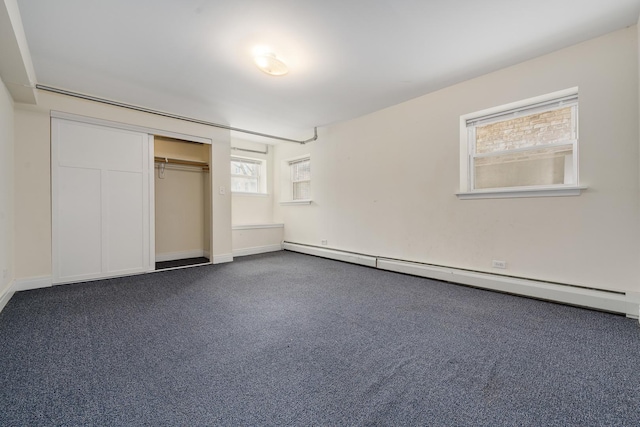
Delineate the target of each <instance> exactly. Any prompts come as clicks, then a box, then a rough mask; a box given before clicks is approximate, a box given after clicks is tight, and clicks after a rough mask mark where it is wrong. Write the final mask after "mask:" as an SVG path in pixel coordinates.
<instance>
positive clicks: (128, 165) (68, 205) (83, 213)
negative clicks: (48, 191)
mask: <svg viewBox="0 0 640 427" xmlns="http://www.w3.org/2000/svg"><path fill="white" fill-rule="evenodd" d="M51 124H52V126H51V131H52V133H51V150H52V151H51V152H52V156H51V160H52V161H51V183H52V208H53V224H54V229H53V264H54V265H53V282H54V283H64V282H71V281H79V280H90V279H100V278H106V277H113V276H117V275H124V274H133V273H141V272H145V271H150V270H153V268H154V265H152V263H151V262H150V256H149V252H150V237H149V236H150V234H151V233H150V231H149V227H151V224H152V221H151V218H150V207H149V206H150V200H149V188H148V187H149V173H150V172H149V164H150V157H149V135H147V134H145V133H141V132H133V131H128V130H123V129H117V128H114V127H111V126H101V125H97V124H92V123H83V122H76V121H72V120H66V119H56V118H54V119H52V122H51Z"/></svg>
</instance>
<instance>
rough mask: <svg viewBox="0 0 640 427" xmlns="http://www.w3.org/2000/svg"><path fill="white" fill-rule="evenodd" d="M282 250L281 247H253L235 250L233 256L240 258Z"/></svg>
mask: <svg viewBox="0 0 640 427" xmlns="http://www.w3.org/2000/svg"><path fill="white" fill-rule="evenodd" d="M281 250H282V245H281V244H279V245H267V246H255V247H253V248H244V249H236V250H235V251H233V256H234V258H235V257H240V256H246V255H256V254H264V253H267V252H277V251H281Z"/></svg>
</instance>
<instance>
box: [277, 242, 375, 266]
mask: <svg viewBox="0 0 640 427" xmlns="http://www.w3.org/2000/svg"><path fill="white" fill-rule="evenodd" d="M282 248H283V249H284V250H286V251H292V252H299V253H301V254H307V255H316V256H319V257H322V258H330V259H335V260H337V261H344V262H350V263H352V264H360V265H366V266H367V267H374V268H375V267H376V264H377V258H376V257H374V256H370V255H362V254H357V253H353V252H345V251H337V250H335V249H326V248H320V247H317V246H309V245H301V244H299V243H289V242H284V244H283V245H282Z"/></svg>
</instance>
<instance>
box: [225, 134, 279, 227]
mask: <svg viewBox="0 0 640 427" xmlns="http://www.w3.org/2000/svg"><path fill="white" fill-rule="evenodd" d="M231 147H235V148H243V149H248V150H254V151H267V148H268V154H261V153H254V152H246V151H241V150H234V149H232V150H231V155H232V156H238V157H248V158H252V159H259V160H264V161H265V162H266V166H267V170H266V173H267V194H266V195H252V194H241V193H232V195H231V215H232V217H231V218H232V219H231V221H232V223H233V224H266V223H271V222H273V147H272V146H268V145H266V144H259V143H256V142H252V141H245V140H242V139H238V138H232V139H231Z"/></svg>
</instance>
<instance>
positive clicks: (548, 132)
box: [475, 107, 576, 188]
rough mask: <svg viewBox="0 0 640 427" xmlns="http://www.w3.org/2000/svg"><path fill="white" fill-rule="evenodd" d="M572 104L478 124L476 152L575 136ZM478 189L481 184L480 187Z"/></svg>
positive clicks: (562, 140)
mask: <svg viewBox="0 0 640 427" xmlns="http://www.w3.org/2000/svg"><path fill="white" fill-rule="evenodd" d="M574 126H575V120H573V118H572V107H564V108H559V109H555V110H550V111H543V112H540V113H535V114H531V115H528V116H522V117H516V118H514V119H510V120H504V121H499V122H496V123H490V124H486V125H480V126H477V127H476V146H475V149H476V153H477V154H483V153H493V152H496V151H505V150H513V149H517V148H525V147H535V146H541V145H545V144H552V143H558V142H565V141H569V140H572V139H575V138H576V137H575V129H574ZM478 188H479V187H478Z"/></svg>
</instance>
